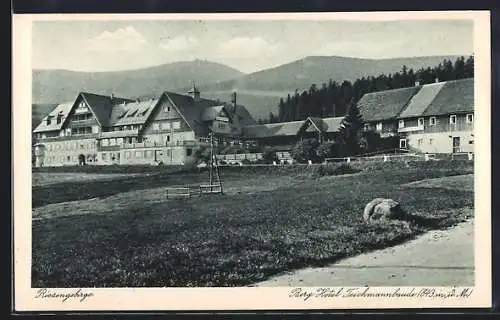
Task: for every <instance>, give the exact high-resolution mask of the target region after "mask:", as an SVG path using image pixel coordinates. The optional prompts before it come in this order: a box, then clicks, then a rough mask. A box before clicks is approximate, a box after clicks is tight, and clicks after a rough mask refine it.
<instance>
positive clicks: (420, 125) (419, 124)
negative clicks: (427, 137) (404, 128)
mask: <svg viewBox="0 0 500 320" xmlns="http://www.w3.org/2000/svg"><path fill="white" fill-rule="evenodd" d="M418 126H419V127H423V126H424V118H418Z"/></svg>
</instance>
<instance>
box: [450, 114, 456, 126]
mask: <svg viewBox="0 0 500 320" xmlns="http://www.w3.org/2000/svg"><path fill="white" fill-rule="evenodd" d="M456 123H457V116H456V115H454V114H452V115H451V116H450V124H456Z"/></svg>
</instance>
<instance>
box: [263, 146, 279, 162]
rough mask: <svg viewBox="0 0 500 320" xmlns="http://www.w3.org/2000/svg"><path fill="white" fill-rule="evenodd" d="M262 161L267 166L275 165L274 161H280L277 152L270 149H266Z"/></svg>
mask: <svg viewBox="0 0 500 320" xmlns="http://www.w3.org/2000/svg"><path fill="white" fill-rule="evenodd" d="M262 160H263V161H264V163H267V164H270V163H273V161H278V156H277V155H276V151H275V150H274V149H272V148H270V147H266V148H265V149H264V151H263V152H262Z"/></svg>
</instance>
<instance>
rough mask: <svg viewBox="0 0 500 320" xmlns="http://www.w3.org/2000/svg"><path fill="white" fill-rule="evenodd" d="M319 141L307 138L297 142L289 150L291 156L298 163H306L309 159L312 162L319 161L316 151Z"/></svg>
mask: <svg viewBox="0 0 500 320" xmlns="http://www.w3.org/2000/svg"><path fill="white" fill-rule="evenodd" d="M318 146H319V143H318V140H316V139H307V140H302V141H299V142H297V144H296V145H295V146H294V147H293V148H292V150H291V151H290V155H291V156H292V158H293V159H294V160H295V161H297V162H299V163H307V162H308V161H309V160H311V161H312V162H315V163H317V162H321V159H320V157H318V154H317V152H316V149H317V148H318Z"/></svg>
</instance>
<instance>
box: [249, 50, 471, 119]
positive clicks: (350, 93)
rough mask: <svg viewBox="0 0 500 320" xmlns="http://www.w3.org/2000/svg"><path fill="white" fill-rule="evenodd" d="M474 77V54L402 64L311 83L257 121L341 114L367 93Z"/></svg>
mask: <svg viewBox="0 0 500 320" xmlns="http://www.w3.org/2000/svg"><path fill="white" fill-rule="evenodd" d="M472 77H474V56H469V57H468V58H467V59H466V58H465V57H463V56H462V57H460V58H458V59H457V60H456V61H455V62H452V61H451V60H449V59H444V60H443V61H442V62H441V63H440V64H439V65H437V66H435V67H433V68H431V67H427V68H421V69H419V70H417V71H414V70H413V69H412V68H408V67H407V66H405V65H404V66H403V67H402V68H401V71H400V72H396V73H394V74H388V75H386V74H381V75H378V76H376V77H374V76H369V77H362V78H358V79H356V80H355V81H354V82H350V81H347V80H345V81H343V82H342V83H338V82H336V81H333V80H331V79H330V80H329V81H328V83H323V84H322V85H321V87H319V88H318V87H317V86H316V84H312V85H311V87H310V88H309V90H304V91H302V92H299V90H296V91H295V93H294V94H292V95H291V94H288V96H287V97H286V98H281V99H280V101H279V104H278V114H274V113H272V112H271V113H270V114H269V118H268V119H265V120H261V121H259V122H260V123H275V122H287V121H297V120H304V119H306V118H307V117H309V116H312V117H320V118H324V117H340V116H344V115H345V114H346V112H347V109H348V107H349V105H350V104H352V103H357V102H358V101H359V99H360V98H361V97H362V96H363V95H364V94H366V93H370V92H377V91H383V90H390V89H398V88H404V87H411V86H414V85H415V83H416V82H417V81H418V82H419V84H420V85H423V84H429V83H433V82H435V81H436V79H438V80H439V81H450V80H457V79H464V78H472Z"/></svg>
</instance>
